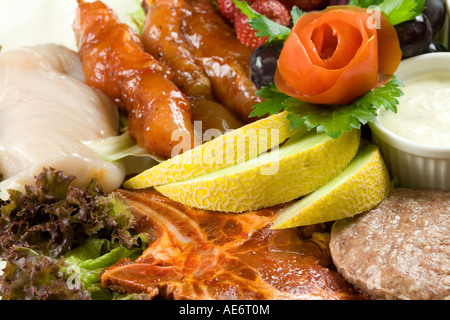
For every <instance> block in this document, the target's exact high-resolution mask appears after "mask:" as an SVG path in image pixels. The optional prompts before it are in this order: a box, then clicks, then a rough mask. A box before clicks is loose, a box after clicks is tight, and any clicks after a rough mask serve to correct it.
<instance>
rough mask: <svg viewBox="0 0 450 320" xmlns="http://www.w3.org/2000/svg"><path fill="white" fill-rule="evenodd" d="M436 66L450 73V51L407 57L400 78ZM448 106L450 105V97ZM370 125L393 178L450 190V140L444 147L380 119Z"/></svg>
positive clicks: (407, 183) (403, 183)
mask: <svg viewBox="0 0 450 320" xmlns="http://www.w3.org/2000/svg"><path fill="white" fill-rule="evenodd" d="M434 70H436V71H440V72H442V71H445V72H447V71H448V72H449V74H450V52H441V53H430V54H425V55H420V56H416V57H413V58H409V59H406V60H403V61H402V62H401V63H400V66H399V68H398V70H397V72H396V74H397V76H398V77H399V79H400V80H402V81H406V80H408V79H410V78H412V77H415V76H417V75H420V74H421V73H426V72H430V71H434ZM448 106H449V108H450V101H449V102H448ZM400 107H401V105H400V106H399V108H400ZM449 126H450V123H449ZM370 128H371V130H372V136H373V139H374V142H375V143H376V144H377V145H378V147H379V148H380V150H381V153H382V155H383V157H384V160H385V162H386V165H387V167H388V169H389V173H390V175H391V179H394V178H398V180H399V184H400V186H401V187H406V188H416V189H418V188H425V189H440V190H446V191H449V190H450V146H449V144H447V146H446V147H440V146H436V145H426V144H423V143H418V142H415V141H411V140H408V139H406V138H403V137H401V136H399V135H397V134H395V133H393V132H392V131H390V130H388V129H386V128H385V127H384V126H383V125H381V123H380V122H379V121H375V122H373V123H371V124H370Z"/></svg>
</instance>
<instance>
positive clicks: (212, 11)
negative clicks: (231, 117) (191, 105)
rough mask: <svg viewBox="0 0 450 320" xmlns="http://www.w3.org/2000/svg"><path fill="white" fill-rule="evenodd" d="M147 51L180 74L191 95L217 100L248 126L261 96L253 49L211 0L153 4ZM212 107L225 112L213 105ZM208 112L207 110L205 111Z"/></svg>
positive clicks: (182, 85)
mask: <svg viewBox="0 0 450 320" xmlns="http://www.w3.org/2000/svg"><path fill="white" fill-rule="evenodd" d="M147 4H148V13H147V19H146V24H145V28H144V32H143V35H142V38H143V42H144V47H145V49H146V50H147V51H148V52H150V53H151V54H152V55H153V56H155V57H158V59H159V60H161V61H163V62H164V63H165V64H166V65H168V66H169V67H170V68H171V69H172V70H173V72H174V78H173V80H174V82H175V83H176V84H177V86H178V87H180V88H181V90H182V91H183V92H185V93H186V94H187V95H188V96H194V97H197V100H195V102H198V101H199V100H198V96H199V95H201V96H203V97H204V99H203V100H201V101H202V103H203V105H204V104H205V103H204V101H205V100H209V101H211V100H212V99H216V100H217V102H218V103H219V104H220V105H222V106H224V107H226V108H227V109H228V110H230V111H232V112H233V113H234V114H236V115H237V116H238V117H239V119H240V120H241V121H242V122H244V123H248V122H251V121H253V120H256V119H250V118H249V114H250V112H251V111H252V107H253V105H254V104H255V103H258V102H260V101H261V98H259V97H258V96H257V95H256V91H257V88H256V87H255V86H254V84H253V83H252V81H251V79H250V76H249V70H248V65H249V61H250V57H251V54H252V50H251V49H249V48H247V47H245V46H244V45H243V44H241V43H240V42H239V40H238V39H237V38H236V35H235V33H234V31H233V29H232V28H231V27H230V26H228V25H227V24H226V23H225V21H224V20H223V19H222V18H221V16H220V15H219V14H218V12H217V9H216V8H215V7H214V6H213V5H212V4H211V2H210V1H206V0H195V1H191V0H155V1H152V3H151V5H150V4H149V3H148V1H147ZM210 108H211V109H219V108H218V107H217V106H210ZM205 109H206V108H205Z"/></svg>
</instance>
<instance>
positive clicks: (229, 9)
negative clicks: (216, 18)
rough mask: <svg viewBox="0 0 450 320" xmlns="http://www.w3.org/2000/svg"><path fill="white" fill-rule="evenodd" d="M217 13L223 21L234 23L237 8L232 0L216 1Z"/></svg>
mask: <svg viewBox="0 0 450 320" xmlns="http://www.w3.org/2000/svg"><path fill="white" fill-rule="evenodd" d="M217 3H218V4H219V11H220V14H221V15H222V17H223V18H224V19H225V20H228V21H229V22H231V23H234V17H235V16H236V11H237V7H236V5H235V4H234V2H233V0H218V1H217Z"/></svg>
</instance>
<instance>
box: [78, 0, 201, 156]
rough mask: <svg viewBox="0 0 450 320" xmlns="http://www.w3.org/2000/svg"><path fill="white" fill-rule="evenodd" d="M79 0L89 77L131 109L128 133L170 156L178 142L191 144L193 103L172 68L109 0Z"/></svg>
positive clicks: (80, 39)
mask: <svg viewBox="0 0 450 320" xmlns="http://www.w3.org/2000/svg"><path fill="white" fill-rule="evenodd" d="M79 2H81V3H80V4H79V6H78V8H79V10H77V19H76V21H75V24H74V30H75V34H76V38H77V42H78V46H79V55H80V58H81V61H82V63H83V70H84V73H85V76H86V82H87V83H88V84H89V85H91V86H93V87H95V88H97V89H99V90H101V91H102V92H104V93H105V94H106V95H108V96H109V97H110V98H112V99H113V100H114V101H115V102H116V104H117V105H118V106H119V108H121V109H122V110H123V111H125V112H126V113H128V120H129V123H128V126H129V127H128V129H129V132H130V135H131V136H132V137H133V138H134V139H136V141H137V143H138V144H139V145H140V146H141V147H143V148H145V149H146V150H147V151H148V152H149V153H151V154H153V155H157V156H161V157H164V158H170V157H171V156H172V149H173V148H174V146H175V145H178V144H179V143H183V148H181V149H183V150H184V151H186V150H188V149H190V148H192V147H193V146H194V145H195V137H194V134H193V127H192V123H191V113H190V105H189V102H188V101H187V99H186V98H185V96H184V95H183V94H182V93H181V92H180V91H179V89H178V88H177V87H176V85H175V84H174V83H173V82H172V81H171V80H170V72H169V70H168V69H167V68H166V67H165V66H164V65H162V64H161V63H159V62H158V61H156V60H155V59H154V58H153V57H152V56H151V55H150V54H148V53H146V52H144V50H143V45H142V43H141V40H140V38H139V37H138V36H137V35H136V34H135V33H134V31H133V30H131V29H130V28H129V27H128V26H126V25H125V24H122V23H120V22H119V21H118V20H117V18H116V17H115V16H114V13H113V12H112V10H111V9H109V8H108V7H107V6H106V5H105V4H103V3H102V2H100V1H96V2H94V3H83V2H82V1H79ZM181 141H182V142H181ZM177 149H180V148H177Z"/></svg>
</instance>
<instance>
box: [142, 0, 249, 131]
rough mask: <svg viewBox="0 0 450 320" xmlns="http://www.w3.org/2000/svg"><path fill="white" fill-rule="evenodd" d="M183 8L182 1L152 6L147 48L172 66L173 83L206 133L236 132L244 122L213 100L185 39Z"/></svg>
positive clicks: (161, 0) (146, 31) (166, 0)
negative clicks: (212, 130)
mask: <svg viewBox="0 0 450 320" xmlns="http://www.w3.org/2000/svg"><path fill="white" fill-rule="evenodd" d="M183 5H184V1H182V0H180V1H173V0H157V1H155V2H154V3H153V5H152V6H151V8H150V9H149V10H148V13H147V18H146V23H145V28H144V32H143V37H142V41H143V43H144V48H145V50H146V51H147V52H148V53H150V54H151V55H152V56H154V57H155V58H156V59H158V60H159V61H161V62H163V63H164V64H165V65H167V66H169V67H170V69H171V72H172V74H173V76H172V81H173V82H174V83H175V84H176V85H177V87H178V88H179V89H180V91H182V92H183V93H184V94H185V95H186V97H187V99H188V100H189V102H190V103H191V107H192V110H191V112H192V120H193V121H201V122H202V129H203V132H205V131H206V130H208V129H218V130H220V131H221V132H222V133H225V132H226V131H227V130H229V129H237V128H239V127H241V126H242V125H243V123H242V122H241V121H240V120H239V119H238V118H237V116H236V115H235V114H234V113H233V112H232V111H230V110H229V109H228V108H226V107H224V106H223V105H221V104H220V103H218V102H217V101H216V100H215V99H214V96H213V93H212V90H211V83H210V81H209V79H208V77H207V76H206V75H205V74H204V72H203V70H202V68H201V66H200V65H199V64H197V61H196V58H195V56H194V55H193V54H192V52H191V50H190V45H189V43H188V42H187V41H186V39H185V38H184V35H183V31H182V25H183V19H184V16H185V10H184V9H183Z"/></svg>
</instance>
